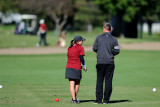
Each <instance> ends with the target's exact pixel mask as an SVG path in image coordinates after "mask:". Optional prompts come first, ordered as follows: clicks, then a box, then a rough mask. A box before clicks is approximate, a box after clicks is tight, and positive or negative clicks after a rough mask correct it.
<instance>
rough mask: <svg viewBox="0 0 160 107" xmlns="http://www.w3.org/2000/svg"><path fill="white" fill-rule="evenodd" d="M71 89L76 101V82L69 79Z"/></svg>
mask: <svg viewBox="0 0 160 107" xmlns="http://www.w3.org/2000/svg"><path fill="white" fill-rule="evenodd" d="M69 89H70V93H71V96H72V99H73V100H76V95H75V93H76V91H75V80H73V79H69Z"/></svg>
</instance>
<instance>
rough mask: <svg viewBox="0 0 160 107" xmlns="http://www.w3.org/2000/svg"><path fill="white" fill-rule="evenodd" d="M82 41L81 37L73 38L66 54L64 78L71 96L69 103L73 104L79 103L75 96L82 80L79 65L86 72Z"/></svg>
mask: <svg viewBox="0 0 160 107" xmlns="http://www.w3.org/2000/svg"><path fill="white" fill-rule="evenodd" d="M83 41H85V39H84V38H82V37H81V36H75V37H74V39H73V40H72V41H71V45H70V47H69V48H68V53H67V57H68V61H67V66H66V73H65V77H66V78H67V79H68V80H69V88H70V93H71V96H72V101H71V103H74V104H77V103H80V102H79V100H78V99H77V98H76V96H77V93H78V90H79V85H80V80H81V78H82V72H81V69H82V67H81V63H82V65H83V70H84V71H87V68H86V65H85V60H84V55H85V54H84V48H83V47H82V46H81V45H82V44H83Z"/></svg>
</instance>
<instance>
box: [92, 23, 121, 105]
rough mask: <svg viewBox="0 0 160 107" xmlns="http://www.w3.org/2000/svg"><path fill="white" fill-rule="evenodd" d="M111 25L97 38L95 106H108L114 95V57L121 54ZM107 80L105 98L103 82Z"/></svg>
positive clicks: (106, 25) (94, 47)
mask: <svg viewBox="0 0 160 107" xmlns="http://www.w3.org/2000/svg"><path fill="white" fill-rule="evenodd" d="M111 29H112V27H111V25H110V24H109V23H106V24H105V25H104V26H103V34H101V35H99V36H97V37H96V40H95V42H94V45H93V51H94V52H96V53H97V65H96V68H97V84H96V101H95V102H94V104H100V103H102V99H103V104H108V103H109V100H110V96H111V93H112V78H113V73H114V68H115V65H114V56H115V55H117V54H119V52H120V50H119V45H118V42H117V39H116V38H115V37H113V36H112V35H111ZM104 79H105V90H104V98H103V81H104Z"/></svg>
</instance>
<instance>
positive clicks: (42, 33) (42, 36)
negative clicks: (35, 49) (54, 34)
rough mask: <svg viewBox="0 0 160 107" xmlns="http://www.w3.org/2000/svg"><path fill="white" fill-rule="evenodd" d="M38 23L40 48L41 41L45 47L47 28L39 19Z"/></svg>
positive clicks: (42, 20)
mask: <svg viewBox="0 0 160 107" xmlns="http://www.w3.org/2000/svg"><path fill="white" fill-rule="evenodd" d="M39 23H40V27H39V31H38V33H39V35H40V41H39V46H41V42H42V41H44V45H45V46H47V42H46V34H47V26H46V24H45V21H44V19H41V20H40V22H39Z"/></svg>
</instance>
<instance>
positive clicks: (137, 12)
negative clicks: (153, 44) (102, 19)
mask: <svg viewBox="0 0 160 107" xmlns="http://www.w3.org/2000/svg"><path fill="white" fill-rule="evenodd" d="M158 2H159V1H158V0H95V4H98V5H99V7H100V8H101V10H103V11H104V12H107V13H109V14H110V15H112V16H116V18H115V20H119V18H122V20H123V21H124V22H123V23H124V25H122V24H121V26H120V28H122V26H125V28H126V29H130V28H131V29H135V30H136V31H135V32H137V28H133V26H134V27H137V26H136V23H137V21H138V20H137V19H139V18H141V17H145V18H146V19H151V18H147V16H151V17H152V16H153V14H156V13H155V12H153V11H155V9H156V8H157V7H159V6H158V4H159V3H158ZM147 14H148V15H147ZM119 21H120V20H119ZM116 23H117V22H116ZM118 23H122V22H118ZM126 29H125V30H126ZM123 31H124V30H123V29H121V32H123ZM131 31H132V32H133V30H131ZM128 33H129V32H128ZM133 33H134V32H133ZM133 33H131V34H133ZM119 34H120V33H119ZM124 34H126V35H128V34H127V32H126V31H124ZM134 35H135V34H134ZM135 37H137V36H135Z"/></svg>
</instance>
